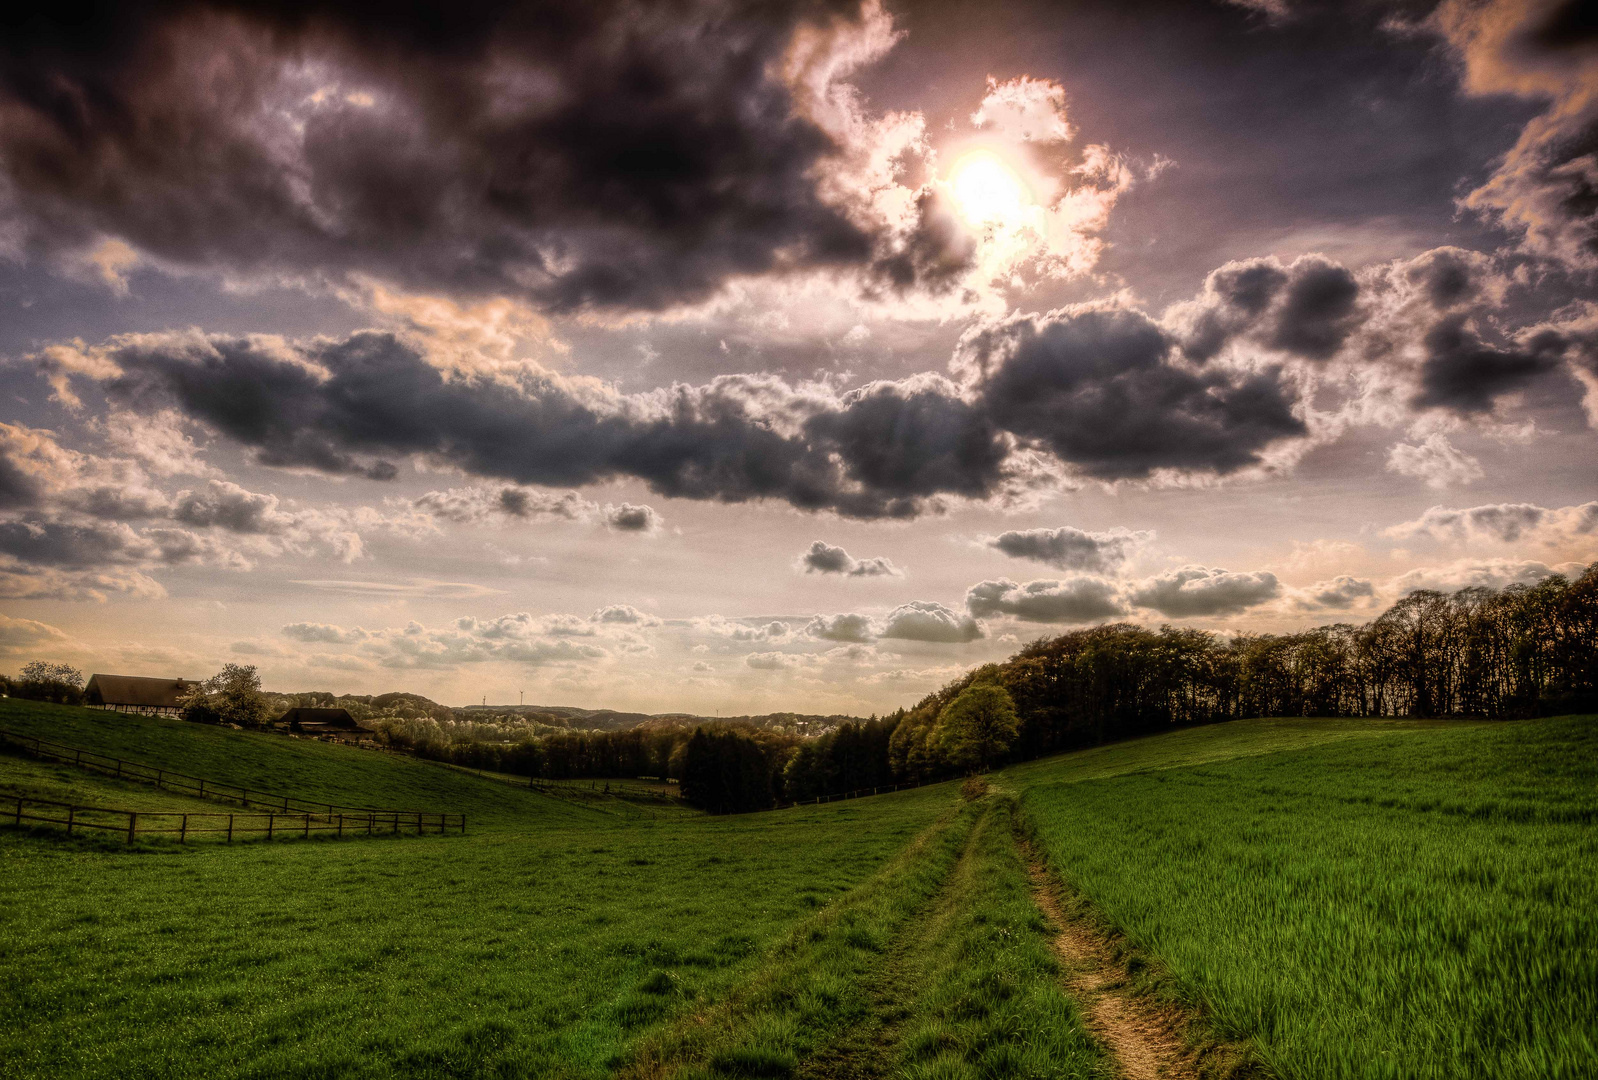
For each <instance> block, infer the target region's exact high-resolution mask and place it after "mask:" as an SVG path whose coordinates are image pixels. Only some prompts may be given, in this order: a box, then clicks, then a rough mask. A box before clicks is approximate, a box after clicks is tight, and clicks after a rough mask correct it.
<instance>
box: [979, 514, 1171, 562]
mask: <svg viewBox="0 0 1598 1080" xmlns="http://www.w3.org/2000/svg"><path fill="white" fill-rule="evenodd" d="M1152 537H1153V534H1152V533H1147V532H1136V533H1134V532H1130V531H1128V530H1126V529H1113V530H1111V531H1110V532H1102V533H1092V532H1084V531H1083V530H1081V529H1073V528H1072V527H1071V526H1069V525H1064V526H1061V527H1060V528H1058V529H1012V530H1011V531H1009V532H1005V533H1000V534H999V535H998V536H991V537H988V538H987V539H986V540H984V541H983V542H984V543H985V544H986V545H987V546H988V547H991V548H993V549H995V550H997V551H1002V552H1004V553H1005V554H1006V555H1008V556H1010V557H1011V558H1012V559H1031V560H1033V561H1034V562H1041V563H1047V564H1048V565H1050V566H1055V567H1058V568H1060V569H1061V570H1087V571H1092V572H1095V573H1110V572H1112V571H1114V570H1115V569H1116V568H1118V567H1119V566H1120V565H1121V564H1122V563H1124V562H1125V561H1126V559H1127V556H1128V555H1129V554H1130V552H1131V549H1132V548H1135V547H1136V546H1137V545H1139V544H1142V543H1144V542H1146V541H1148V540H1150V539H1152Z"/></svg>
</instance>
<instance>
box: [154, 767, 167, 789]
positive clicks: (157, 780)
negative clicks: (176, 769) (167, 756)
mask: <svg viewBox="0 0 1598 1080" xmlns="http://www.w3.org/2000/svg"><path fill="white" fill-rule="evenodd" d="M165 775H166V772H165V770H162V769H157V770H155V786H156V787H160V786H161V778H162V777H163V776H165Z"/></svg>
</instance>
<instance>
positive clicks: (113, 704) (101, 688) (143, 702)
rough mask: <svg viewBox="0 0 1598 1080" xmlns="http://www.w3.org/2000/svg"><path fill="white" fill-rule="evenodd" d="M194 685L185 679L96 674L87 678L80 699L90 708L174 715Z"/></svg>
mask: <svg viewBox="0 0 1598 1080" xmlns="http://www.w3.org/2000/svg"><path fill="white" fill-rule="evenodd" d="M194 686H195V684H194V683H192V682H189V681H188V680H187V679H151V678H147V677H145V676H143V675H99V674H96V675H92V676H90V678H89V685H88V686H86V687H85V688H84V690H83V698H84V702H85V703H86V704H87V705H88V706H89V707H90V708H91V709H109V710H111V711H112V712H130V713H141V714H144V715H147V716H177V715H178V714H180V713H181V712H182V711H183V696H184V695H185V694H187V693H188V692H189V691H190V690H192V689H193V688H194Z"/></svg>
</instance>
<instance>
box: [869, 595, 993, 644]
mask: <svg viewBox="0 0 1598 1080" xmlns="http://www.w3.org/2000/svg"><path fill="white" fill-rule="evenodd" d="M985 634H986V631H985V630H984V629H983V627H982V624H981V623H979V622H977V620H975V619H974V618H972V617H971V616H970V615H966V614H962V613H960V612H957V611H953V610H951V609H950V608H946V607H944V606H943V605H942V604H939V603H935V602H933V601H930V600H912V601H911V602H910V603H908V604H902V605H900V606H899V607H896V608H894V609H893V610H892V611H890V612H889V613H888V617H887V618H886V619H885V620H884V621H883V624H882V629H881V630H880V631H879V632H878V634H877V636H878V637H882V638H897V639H899V640H902V641H929V642H937V643H939V644H946V645H959V644H964V643H966V642H970V641H976V640H977V639H978V638H981V637H983V636H985Z"/></svg>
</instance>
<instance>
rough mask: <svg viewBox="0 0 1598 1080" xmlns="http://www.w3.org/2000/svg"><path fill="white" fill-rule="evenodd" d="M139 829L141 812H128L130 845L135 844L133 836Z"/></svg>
mask: <svg viewBox="0 0 1598 1080" xmlns="http://www.w3.org/2000/svg"><path fill="white" fill-rule="evenodd" d="M138 828H139V812H138V811H137V810H129V811H128V843H130V844H131V843H133V834H134V833H135V832H137V831H138Z"/></svg>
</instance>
